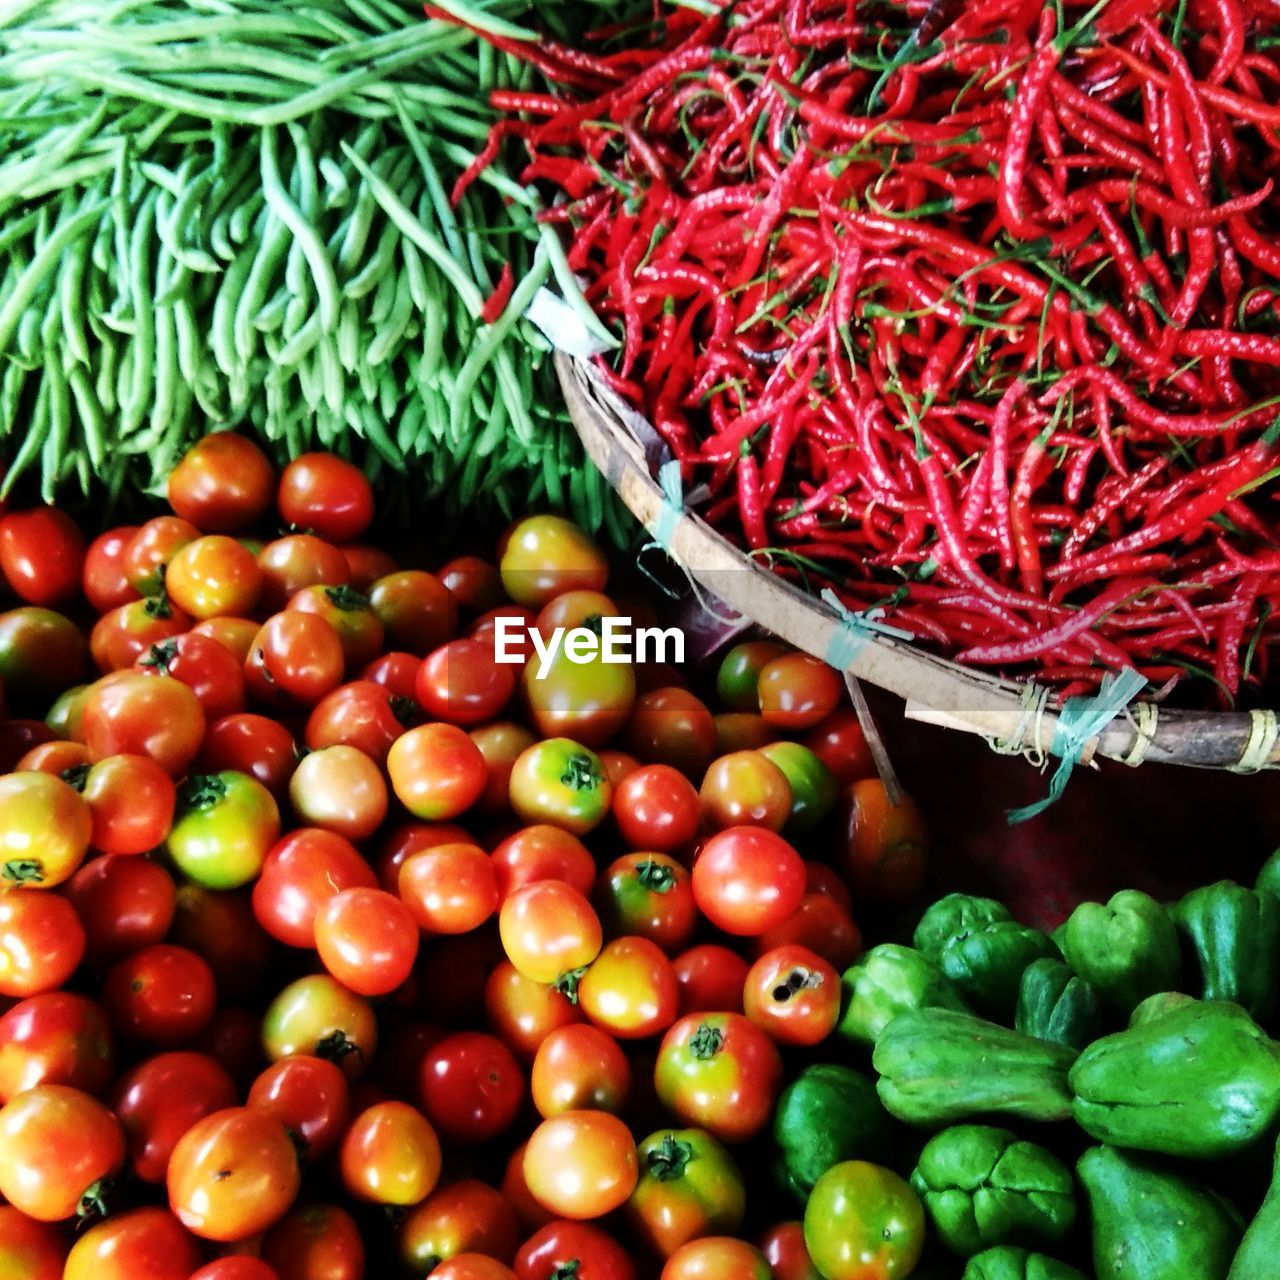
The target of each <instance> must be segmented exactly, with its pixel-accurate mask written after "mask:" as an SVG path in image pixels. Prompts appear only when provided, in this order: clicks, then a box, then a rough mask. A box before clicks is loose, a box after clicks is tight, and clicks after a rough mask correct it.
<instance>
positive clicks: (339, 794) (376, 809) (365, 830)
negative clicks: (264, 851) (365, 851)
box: [289, 746, 387, 840]
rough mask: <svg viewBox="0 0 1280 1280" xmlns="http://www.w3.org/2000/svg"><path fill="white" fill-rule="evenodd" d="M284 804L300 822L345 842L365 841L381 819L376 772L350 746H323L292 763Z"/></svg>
mask: <svg viewBox="0 0 1280 1280" xmlns="http://www.w3.org/2000/svg"><path fill="white" fill-rule="evenodd" d="M289 800H290V802H291V803H292V804H293V811H294V813H295V814H296V815H297V817H298V818H299V820H300V821H302V822H304V823H308V824H310V825H311V826H313V827H322V828H324V830H326V831H334V832H337V834H338V835H340V836H345V837H346V838H347V839H348V840H365V839H367V838H368V837H369V836H371V835H373V833H374V832H375V831H376V830H377V829H378V828H379V827H380V826H381V825H382V820H383V818H385V817H386V816H387V784H386V783H385V782H384V781H383V778H382V771H381V770H380V769H379V768H378V766H377V765H376V764H374V762H373V761H372V760H370V759H369V757H368V756H367V755H365V754H364V752H363V751H358V750H357V749H356V748H355V747H345V746H337V747H324V748H323V749H321V750H320V751H313V752H311V754H310V755H308V756H304V757H303V758H302V760H300V761H299V762H298V767H297V768H296V769H295V770H294V771H293V777H292V778H290V779H289Z"/></svg>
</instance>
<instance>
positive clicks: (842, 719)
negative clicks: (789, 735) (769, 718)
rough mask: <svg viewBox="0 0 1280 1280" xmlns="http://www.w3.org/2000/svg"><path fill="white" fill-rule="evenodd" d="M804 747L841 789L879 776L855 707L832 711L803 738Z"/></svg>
mask: <svg viewBox="0 0 1280 1280" xmlns="http://www.w3.org/2000/svg"><path fill="white" fill-rule="evenodd" d="M804 745H805V746H806V747H808V748H809V750H810V751H812V752H813V753H814V755H816V756H817V757H818V759H819V760H821V761H822V763H823V764H825V765H826V766H827V768H828V770H829V771H830V773H831V776H832V777H833V778H834V779H835V780H836V782H837V783H838V784H839V785H840V786H847V785H848V784H849V783H851V782H860V781H861V780H862V779H863V778H874V777H875V776H876V764H875V760H874V759H873V758H872V756H871V748H870V747H868V746H867V736H866V734H865V733H863V731H862V722H861V721H860V720H859V719H858V713H857V712H856V711H854V710H853V708H852V707H845V708H843V709H841V710H839V711H833V712H832V713H831V714H830V715H829V716H827V718H826V719H825V720H820V721H819V722H818V723H817V724H816V725H814V727H813V728H812V729H810V730H809V732H808V733H807V734H806V735H805V737H804Z"/></svg>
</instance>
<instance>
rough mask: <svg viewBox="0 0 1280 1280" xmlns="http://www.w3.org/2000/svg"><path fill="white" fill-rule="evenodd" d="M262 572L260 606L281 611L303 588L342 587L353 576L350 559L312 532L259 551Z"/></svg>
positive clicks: (294, 536)
mask: <svg viewBox="0 0 1280 1280" xmlns="http://www.w3.org/2000/svg"><path fill="white" fill-rule="evenodd" d="M258 567H259V568H260V569H261V570H262V594H261V599H260V604H261V607H262V608H263V609H264V610H268V609H269V610H280V609H283V608H284V607H285V605H287V604H288V603H289V601H290V600H292V599H293V597H294V596H296V595H297V594H298V592H299V591H301V590H302V588H303V587H315V586H319V587H340V586H342V585H343V584H344V583H345V582H346V581H347V580H348V578H349V577H350V576H351V567H350V566H349V565H348V564H347V557H346V556H344V555H343V554H342V552H341V551H340V550H339V549H338V548H337V547H335V546H334V545H333V543H331V542H325V541H324V539H323V538H315V537H312V536H311V534H309V533H291V534H287V535H286V536H285V537H283V538H277V539H276V540H275V541H274V542H268V543H267V545H266V546H265V547H263V548H262V550H261V551H259V552H258Z"/></svg>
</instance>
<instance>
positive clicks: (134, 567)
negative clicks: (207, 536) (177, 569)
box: [121, 516, 200, 596]
mask: <svg viewBox="0 0 1280 1280" xmlns="http://www.w3.org/2000/svg"><path fill="white" fill-rule="evenodd" d="M199 536H200V530H199V529H197V528H196V526H195V525H193V524H192V523H191V521H190V520H183V519H182V518H181V517H180V516H156V517H155V518H154V519H152V520H148V521H147V522H146V524H144V525H142V526H141V527H140V528H139V529H138V532H137V533H135V534H134V535H133V537H132V538H130V539H129V545H128V546H126V547H125V549H124V555H123V556H122V558H121V564H122V566H123V568H124V576H125V580H126V581H127V582H128V583H129V585H130V586H131V587H132V588H133V589H134V590H135V591H137V592H139V593H140V594H141V595H144V596H153V595H156V594H157V593H158V592H159V591H160V589H161V587H163V586H164V571H165V566H166V565H167V564H168V563H169V561H170V560H172V559H173V557H174V556H175V555H176V554H177V553H178V552H179V551H180V550H181V549H182V548H183V547H185V546H186V545H187V543H189V542H194V541H195V540H196V539H197V538H198V537H199Z"/></svg>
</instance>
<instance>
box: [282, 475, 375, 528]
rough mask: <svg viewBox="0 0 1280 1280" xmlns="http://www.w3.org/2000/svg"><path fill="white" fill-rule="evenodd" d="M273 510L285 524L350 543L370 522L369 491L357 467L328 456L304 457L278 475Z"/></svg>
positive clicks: (371, 496) (370, 497) (366, 482)
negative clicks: (275, 510) (278, 484)
mask: <svg viewBox="0 0 1280 1280" xmlns="http://www.w3.org/2000/svg"><path fill="white" fill-rule="evenodd" d="M276 506H277V507H278V508H279V510H280V518H281V519H282V520H284V521H285V523H286V524H291V525H294V526H295V527H297V528H299V529H314V530H315V531H316V533H318V534H319V535H320V536H321V537H322V538H328V539H329V541H330V542H351V541H353V540H354V539H356V538H358V537H359V536H360V535H361V534H362V533H363V532H364V531H365V530H366V529H367V528H368V527H369V524H370V522H371V521H372V520H373V489H372V488H371V487H370V485H369V481H368V480H367V479H366V478H365V475H364V472H363V471H361V470H360V469H359V467H355V466H352V464H351V463H349V462H345V461H344V460H343V459H342V458H338V457H335V456H334V455H333V454H332V453H304V454H300V455H299V456H298V457H296V458H294V460H293V461H292V462H290V463H289V465H288V466H287V467H285V469H284V470H283V471H282V472H281V473H280V487H279V488H278V489H277V491H276Z"/></svg>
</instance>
